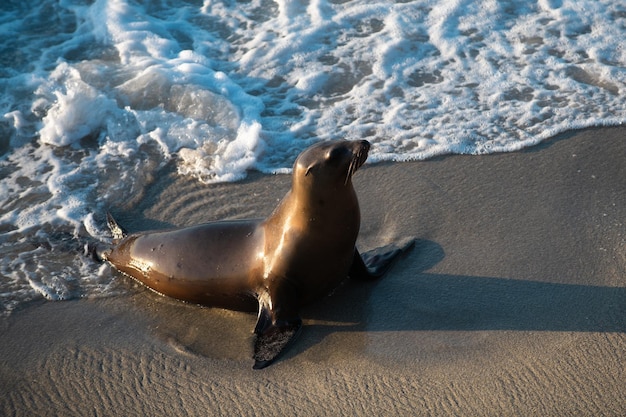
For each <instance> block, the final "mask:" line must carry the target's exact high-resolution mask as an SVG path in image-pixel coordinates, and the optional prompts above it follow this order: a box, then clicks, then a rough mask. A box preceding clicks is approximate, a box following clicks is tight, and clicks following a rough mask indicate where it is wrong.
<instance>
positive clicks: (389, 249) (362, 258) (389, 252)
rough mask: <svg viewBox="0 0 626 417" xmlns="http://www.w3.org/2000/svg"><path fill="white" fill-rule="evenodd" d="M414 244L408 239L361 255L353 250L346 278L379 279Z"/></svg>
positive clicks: (360, 279) (413, 241) (412, 240)
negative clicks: (352, 257)
mask: <svg viewBox="0 0 626 417" xmlns="http://www.w3.org/2000/svg"><path fill="white" fill-rule="evenodd" d="M414 243H415V240H414V239H410V240H407V241H404V242H401V243H400V244H398V245H395V244H392V245H387V246H383V247H381V248H377V249H374V250H373V251H370V252H367V253H364V254H363V255H361V254H360V253H359V251H358V250H357V249H356V248H355V249H354V259H353V260H352V266H350V271H349V272H348V276H349V277H350V278H352V279H356V280H359V281H369V280H374V279H377V278H380V277H382V276H383V275H384V274H385V272H387V271H388V270H389V268H391V265H392V264H393V261H394V260H395V259H396V257H397V256H398V255H400V254H402V253H404V252H405V251H407V250H408V249H410V248H411V247H412V246H413V244H414Z"/></svg>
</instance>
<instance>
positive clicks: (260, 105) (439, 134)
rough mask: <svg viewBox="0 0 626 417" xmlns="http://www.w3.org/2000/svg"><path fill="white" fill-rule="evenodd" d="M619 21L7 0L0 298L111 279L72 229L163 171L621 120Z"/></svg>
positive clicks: (598, 4) (223, 170) (531, 14)
mask: <svg viewBox="0 0 626 417" xmlns="http://www.w3.org/2000/svg"><path fill="white" fill-rule="evenodd" d="M625 32H626V6H624V5H623V4H621V3H620V2H611V1H597V0H576V1H574V0H571V1H559V0H539V1H537V2H521V3H520V2H515V1H493V0H476V1H470V0H465V1H463V0H456V1H442V0H440V1H406V2H397V3H394V2H384V1H381V2H367V1H357V0H354V1H339V0H335V1H327V0H311V1H309V2H304V1H271V0H251V1H246V2H234V1H233V2H217V1H209V0H206V1H204V2H200V1H182V0H164V1H161V2H146V1H138V2H133V1H125V0H97V1H95V2H92V1H80V0H63V1H55V0H43V1H20V2H17V1H8V2H7V1H5V2H3V3H2V5H0V33H2V36H0V50H1V51H2V53H0V62H1V63H2V65H1V66H0V85H1V88H2V95H1V96H0V114H2V115H3V116H4V117H3V118H2V119H0V155H1V156H0V178H1V181H0V244H1V245H2V252H3V256H2V263H1V264H0V273H1V275H2V278H1V280H2V281H1V282H0V303H1V305H2V307H1V309H2V311H5V312H7V311H10V310H11V309H13V308H15V306H17V305H19V304H20V303H22V302H25V301H28V300H31V299H34V298H38V297H41V296H44V297H46V298H49V299H65V298H75V297H82V296H98V295H107V294H111V293H112V292H114V289H113V288H114V287H115V285H114V282H113V281H112V279H111V278H109V275H108V274H107V273H104V272H102V271H103V270H102V269H100V270H99V269H98V266H97V265H94V264H93V263H91V262H90V261H88V260H86V259H85V258H84V257H82V256H81V255H77V253H80V252H81V245H82V244H83V243H84V242H83V241H82V240H80V243H78V240H77V239H76V238H75V237H76V236H83V237H87V238H88V239H92V240H94V241H98V240H103V239H106V236H107V234H106V231H105V230H104V227H103V224H102V219H101V216H100V214H101V213H103V212H104V211H106V210H107V209H108V208H110V207H118V206H124V207H133V206H134V205H136V204H138V203H140V202H141V201H142V198H143V195H144V193H145V192H146V188H147V187H148V186H149V185H150V184H151V183H153V181H154V180H155V177H156V176H158V175H161V173H162V172H163V171H162V170H164V169H166V167H170V166H172V167H174V169H175V172H176V173H177V175H179V176H187V177H188V178H189V181H202V182H222V181H235V180H240V179H242V178H243V177H245V176H246V173H247V172H248V171H249V170H259V171H261V172H265V173H270V172H275V173H285V172H288V171H289V167H290V166H291V164H292V162H293V160H294V158H295V156H296V155H297V154H298V153H299V152H300V151H301V150H302V149H304V148H305V147H306V146H308V145H309V144H311V143H313V142H315V141H318V140H332V139H338V138H348V139H357V138H359V139H360V138H365V139H368V140H369V141H371V142H372V144H373V147H372V150H371V153H370V159H369V160H370V162H376V161H383V160H394V161H405V160H414V159H425V158H429V157H432V156H434V155H440V154H446V153H470V154H482V153H491V152H505V151H513V150H517V149H520V148H522V147H526V146H530V145H533V144H536V143H538V142H540V141H541V140H543V139H546V138H548V137H551V136H553V135H555V134H557V133H559V132H562V131H565V130H568V129H575V128H582V127H589V126H600V125H618V124H622V123H623V122H624V121H625V120H626V104H625V103H626V102H625V101H624V96H625V94H626V70H625V68H626V51H625V49H624V47H623V45H624V43H623V38H624V34H625ZM94 213H96V215H95V216H94ZM83 240H84V239H83ZM99 271H100V272H99Z"/></svg>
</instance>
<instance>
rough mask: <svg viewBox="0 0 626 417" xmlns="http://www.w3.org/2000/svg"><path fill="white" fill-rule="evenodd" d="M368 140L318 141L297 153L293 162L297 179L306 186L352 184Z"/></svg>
mask: <svg viewBox="0 0 626 417" xmlns="http://www.w3.org/2000/svg"><path fill="white" fill-rule="evenodd" d="M369 149H370V143H369V142H368V141H366V140H357V141H349V140H339V141H328V142H320V143H317V144H315V145H313V146H311V147H309V148H308V149H306V150H305V151H304V152H302V153H301V154H300V156H298V158H297V159H296V162H295V164H294V166H293V177H294V182H298V185H302V186H306V188H318V187H320V186H321V187H325V188H327V189H336V188H337V187H346V186H348V185H350V184H351V179H352V175H353V174H354V173H355V172H356V170H357V169H359V168H360V167H361V166H362V165H363V163H364V162H365V160H366V159H367V153H368V151H369Z"/></svg>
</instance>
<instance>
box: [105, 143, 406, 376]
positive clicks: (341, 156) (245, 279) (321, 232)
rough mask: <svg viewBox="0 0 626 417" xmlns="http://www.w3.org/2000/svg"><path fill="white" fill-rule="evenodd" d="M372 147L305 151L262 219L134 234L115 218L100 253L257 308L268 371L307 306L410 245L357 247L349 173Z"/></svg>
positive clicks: (164, 283)
mask: <svg viewBox="0 0 626 417" xmlns="http://www.w3.org/2000/svg"><path fill="white" fill-rule="evenodd" d="M369 149H370V144H369V142H367V141H365V140H360V141H347V140H342V141H330V142H322V143H318V144H316V145H313V146H311V147H310V148H308V149H306V150H305V151H304V152H302V153H301V154H300V155H299V156H298V158H297V159H296V161H295V163H294V166H293V179H292V186H291V190H290V191H289V192H288V193H287V195H286V196H285V197H284V198H283V199H282V201H281V202H280V203H279V204H278V206H277V207H276V209H275V210H274V212H273V213H272V214H271V215H270V216H269V217H268V218H267V219H265V220H241V221H239V220H237V221H220V222H212V223H207V224H202V225H198V226H192V227H186V228H178V229H170V230H163V231H150V232H143V233H135V234H131V235H127V234H126V233H125V232H124V231H123V230H122V229H121V227H120V226H119V225H118V224H117V223H116V222H115V220H114V219H113V218H112V217H111V216H109V217H108V222H109V227H110V228H111V230H112V232H113V235H114V243H113V245H112V247H111V248H110V249H108V250H106V251H104V252H103V253H101V258H103V259H105V260H107V261H108V262H110V263H111V264H113V266H115V268H117V269H118V270H119V271H121V272H123V273H125V274H127V275H130V276H131V277H132V278H134V279H136V280H138V281H140V282H141V283H143V284H145V285H146V286H148V287H149V288H151V289H153V290H154V291H156V292H158V293H160V294H163V295H167V296H170V297H174V298H177V299H179V300H184V301H188V302H192V303H198V304H203V305H208V306H218V307H223V308H229V309H236V310H251V309H252V310H254V309H255V307H256V308H258V320H257V323H256V327H255V329H254V333H255V334H256V340H255V346H254V360H255V364H254V368H255V369H260V368H264V367H266V366H268V365H270V364H271V363H272V362H273V361H274V360H275V359H276V358H277V356H278V355H279V354H280V353H281V352H282V351H283V350H284V349H285V347H286V346H287V345H289V344H290V343H291V342H292V341H293V339H294V338H295V337H296V335H297V334H298V333H299V330H300V328H301V326H302V320H301V319H300V317H299V316H298V310H299V307H300V306H301V305H303V304H306V303H308V302H310V301H312V300H315V299H317V298H320V297H322V296H324V295H326V294H328V293H329V292H330V291H331V290H332V289H333V288H335V287H336V286H337V285H338V284H339V283H340V282H341V281H343V280H344V279H345V278H346V277H348V276H349V277H351V278H355V279H362V280H363V279H373V278H376V277H379V276H381V275H382V274H383V273H384V272H385V271H386V270H387V269H388V268H389V266H390V264H391V261H392V260H393V259H394V258H395V257H396V256H397V255H398V254H399V253H400V252H402V251H403V250H404V249H406V248H407V247H408V246H409V245H410V244H408V245H405V247H402V248H399V247H394V248H393V249H391V250H387V251H386V252H383V253H381V254H378V255H376V256H372V257H366V258H365V261H364V260H363V258H362V257H361V255H360V254H359V252H358V251H357V249H356V247H355V242H356V239H357V235H358V233H359V226H360V211H359V203H358V200H357V196H356V193H355V191H354V188H353V186H352V175H353V174H354V173H355V172H356V170H357V169H358V168H360V167H361V165H363V163H364V162H365V160H366V159H367V154H368V151H369Z"/></svg>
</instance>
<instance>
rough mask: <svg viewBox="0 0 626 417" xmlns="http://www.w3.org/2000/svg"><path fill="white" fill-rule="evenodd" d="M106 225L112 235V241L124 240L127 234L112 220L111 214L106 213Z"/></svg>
mask: <svg viewBox="0 0 626 417" xmlns="http://www.w3.org/2000/svg"><path fill="white" fill-rule="evenodd" d="M107 224H108V225H109V229H111V233H112V234H113V239H118V240H119V239H124V238H125V237H126V236H127V235H128V232H126V230H124V228H123V227H122V226H120V225H119V223H118V222H117V221H115V219H114V218H113V216H112V215H111V213H109V212H108V211H107Z"/></svg>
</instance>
